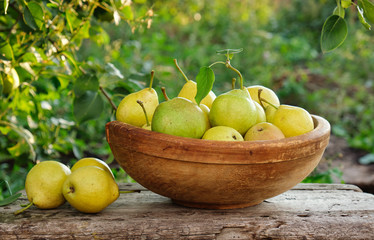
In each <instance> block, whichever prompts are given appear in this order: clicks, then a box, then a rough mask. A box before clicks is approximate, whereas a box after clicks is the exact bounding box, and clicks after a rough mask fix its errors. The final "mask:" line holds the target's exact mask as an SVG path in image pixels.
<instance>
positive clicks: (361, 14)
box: [357, 6, 371, 30]
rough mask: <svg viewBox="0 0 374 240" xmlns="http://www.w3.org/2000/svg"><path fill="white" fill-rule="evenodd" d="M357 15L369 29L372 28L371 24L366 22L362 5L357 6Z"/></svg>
mask: <svg viewBox="0 0 374 240" xmlns="http://www.w3.org/2000/svg"><path fill="white" fill-rule="evenodd" d="M357 15H358V19H359V20H360V22H361V24H362V25H363V26H364V27H365V28H366V29H367V30H370V29H371V26H370V24H369V23H367V22H366V19H365V17H364V10H363V9H362V8H360V6H357Z"/></svg>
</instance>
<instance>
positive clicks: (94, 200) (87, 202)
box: [62, 166, 119, 213]
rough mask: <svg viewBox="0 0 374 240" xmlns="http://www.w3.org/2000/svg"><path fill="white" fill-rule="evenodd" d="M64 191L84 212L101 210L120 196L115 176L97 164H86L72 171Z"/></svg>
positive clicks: (76, 207)
mask: <svg viewBox="0 0 374 240" xmlns="http://www.w3.org/2000/svg"><path fill="white" fill-rule="evenodd" d="M62 192H63V194H64V197H65V199H66V200H67V201H68V202H69V203H70V205H71V206H73V207H74V208H75V209H77V210H78V211H80V212H84V213H97V212H100V211H102V210H104V209H105V208H106V207H107V206H109V205H110V204H111V203H113V202H114V201H115V200H116V199H117V198H118V197H119V188H118V185H117V183H116V182H115V181H114V179H113V177H112V176H111V175H110V174H109V173H108V172H106V171H104V170H103V169H102V168H99V167H97V166H85V167H81V168H78V169H77V170H75V171H74V172H72V173H71V174H70V175H69V176H68V177H67V178H66V180H65V182H64V184H63V186H62Z"/></svg>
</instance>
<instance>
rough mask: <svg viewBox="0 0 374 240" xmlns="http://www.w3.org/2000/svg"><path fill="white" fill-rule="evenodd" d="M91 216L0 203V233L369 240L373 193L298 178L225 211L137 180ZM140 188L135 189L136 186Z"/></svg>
mask: <svg viewBox="0 0 374 240" xmlns="http://www.w3.org/2000/svg"><path fill="white" fill-rule="evenodd" d="M120 186H121V189H122V190H136V191H138V192H133V193H127V194H121V196H120V198H119V199H118V200H117V201H116V202H114V203H113V204H112V205H110V206H109V207H108V208H106V209H105V210H104V211H102V212H101V213H98V214H83V213H80V212H77V211H76V210H74V209H73V208H72V207H71V206H70V205H69V204H68V203H66V204H64V205H63V206H61V207H59V208H58V209H53V210H39V209H37V208H35V207H32V208H31V209H29V210H27V211H26V212H24V213H23V214H20V215H18V216H14V214H13V212H14V211H16V210H18V209H19V208H20V206H19V204H20V203H25V202H26V198H23V199H21V200H19V201H17V202H16V203H14V204H12V205H9V206H6V207H1V208H0V239H173V240H174V239H199V240H200V239H374V195H371V194H367V193H363V192H361V191H360V189H358V188H357V187H355V186H352V185H340V184H332V185H327V184H298V185H297V186H296V187H294V188H293V189H291V190H289V191H287V192H285V193H283V194H281V195H278V196H276V197H274V198H270V199H267V200H265V201H264V202H263V203H261V204H259V205H256V206H253V207H248V208H243V209H232V210H206V209H195V208H187V207H182V206H179V205H176V204H173V203H172V201H171V200H170V199H168V198H165V197H162V196H160V195H157V194H155V193H152V192H151V191H148V190H146V189H144V188H143V187H141V186H139V185H138V184H130V185H129V184H127V185H126V184H123V185H120ZM139 191H140V192H139Z"/></svg>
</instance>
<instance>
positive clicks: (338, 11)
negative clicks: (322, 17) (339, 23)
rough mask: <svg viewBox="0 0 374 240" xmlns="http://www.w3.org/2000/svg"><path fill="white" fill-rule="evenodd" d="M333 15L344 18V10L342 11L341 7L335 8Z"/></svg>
mask: <svg viewBox="0 0 374 240" xmlns="http://www.w3.org/2000/svg"><path fill="white" fill-rule="evenodd" d="M333 15H338V16H340V17H341V18H344V16H345V10H344V8H343V7H342V6H341V5H339V6H337V7H336V8H335V9H334V12H333Z"/></svg>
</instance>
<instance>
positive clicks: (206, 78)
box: [195, 67, 215, 105]
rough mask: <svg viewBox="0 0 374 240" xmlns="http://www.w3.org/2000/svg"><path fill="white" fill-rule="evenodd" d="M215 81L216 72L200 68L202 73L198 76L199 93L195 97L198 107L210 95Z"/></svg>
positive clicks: (207, 68) (208, 68)
mask: <svg viewBox="0 0 374 240" xmlns="http://www.w3.org/2000/svg"><path fill="white" fill-rule="evenodd" d="M214 79H215V76H214V72H213V70H212V69H211V68H210V67H202V68H200V71H199V73H198V74H197V76H196V83H197V93H196V96H195V101H196V103H197V104H198V105H199V104H200V102H201V100H203V99H204V98H205V97H206V96H207V95H208V93H209V92H210V90H212V87H213V83H214Z"/></svg>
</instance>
